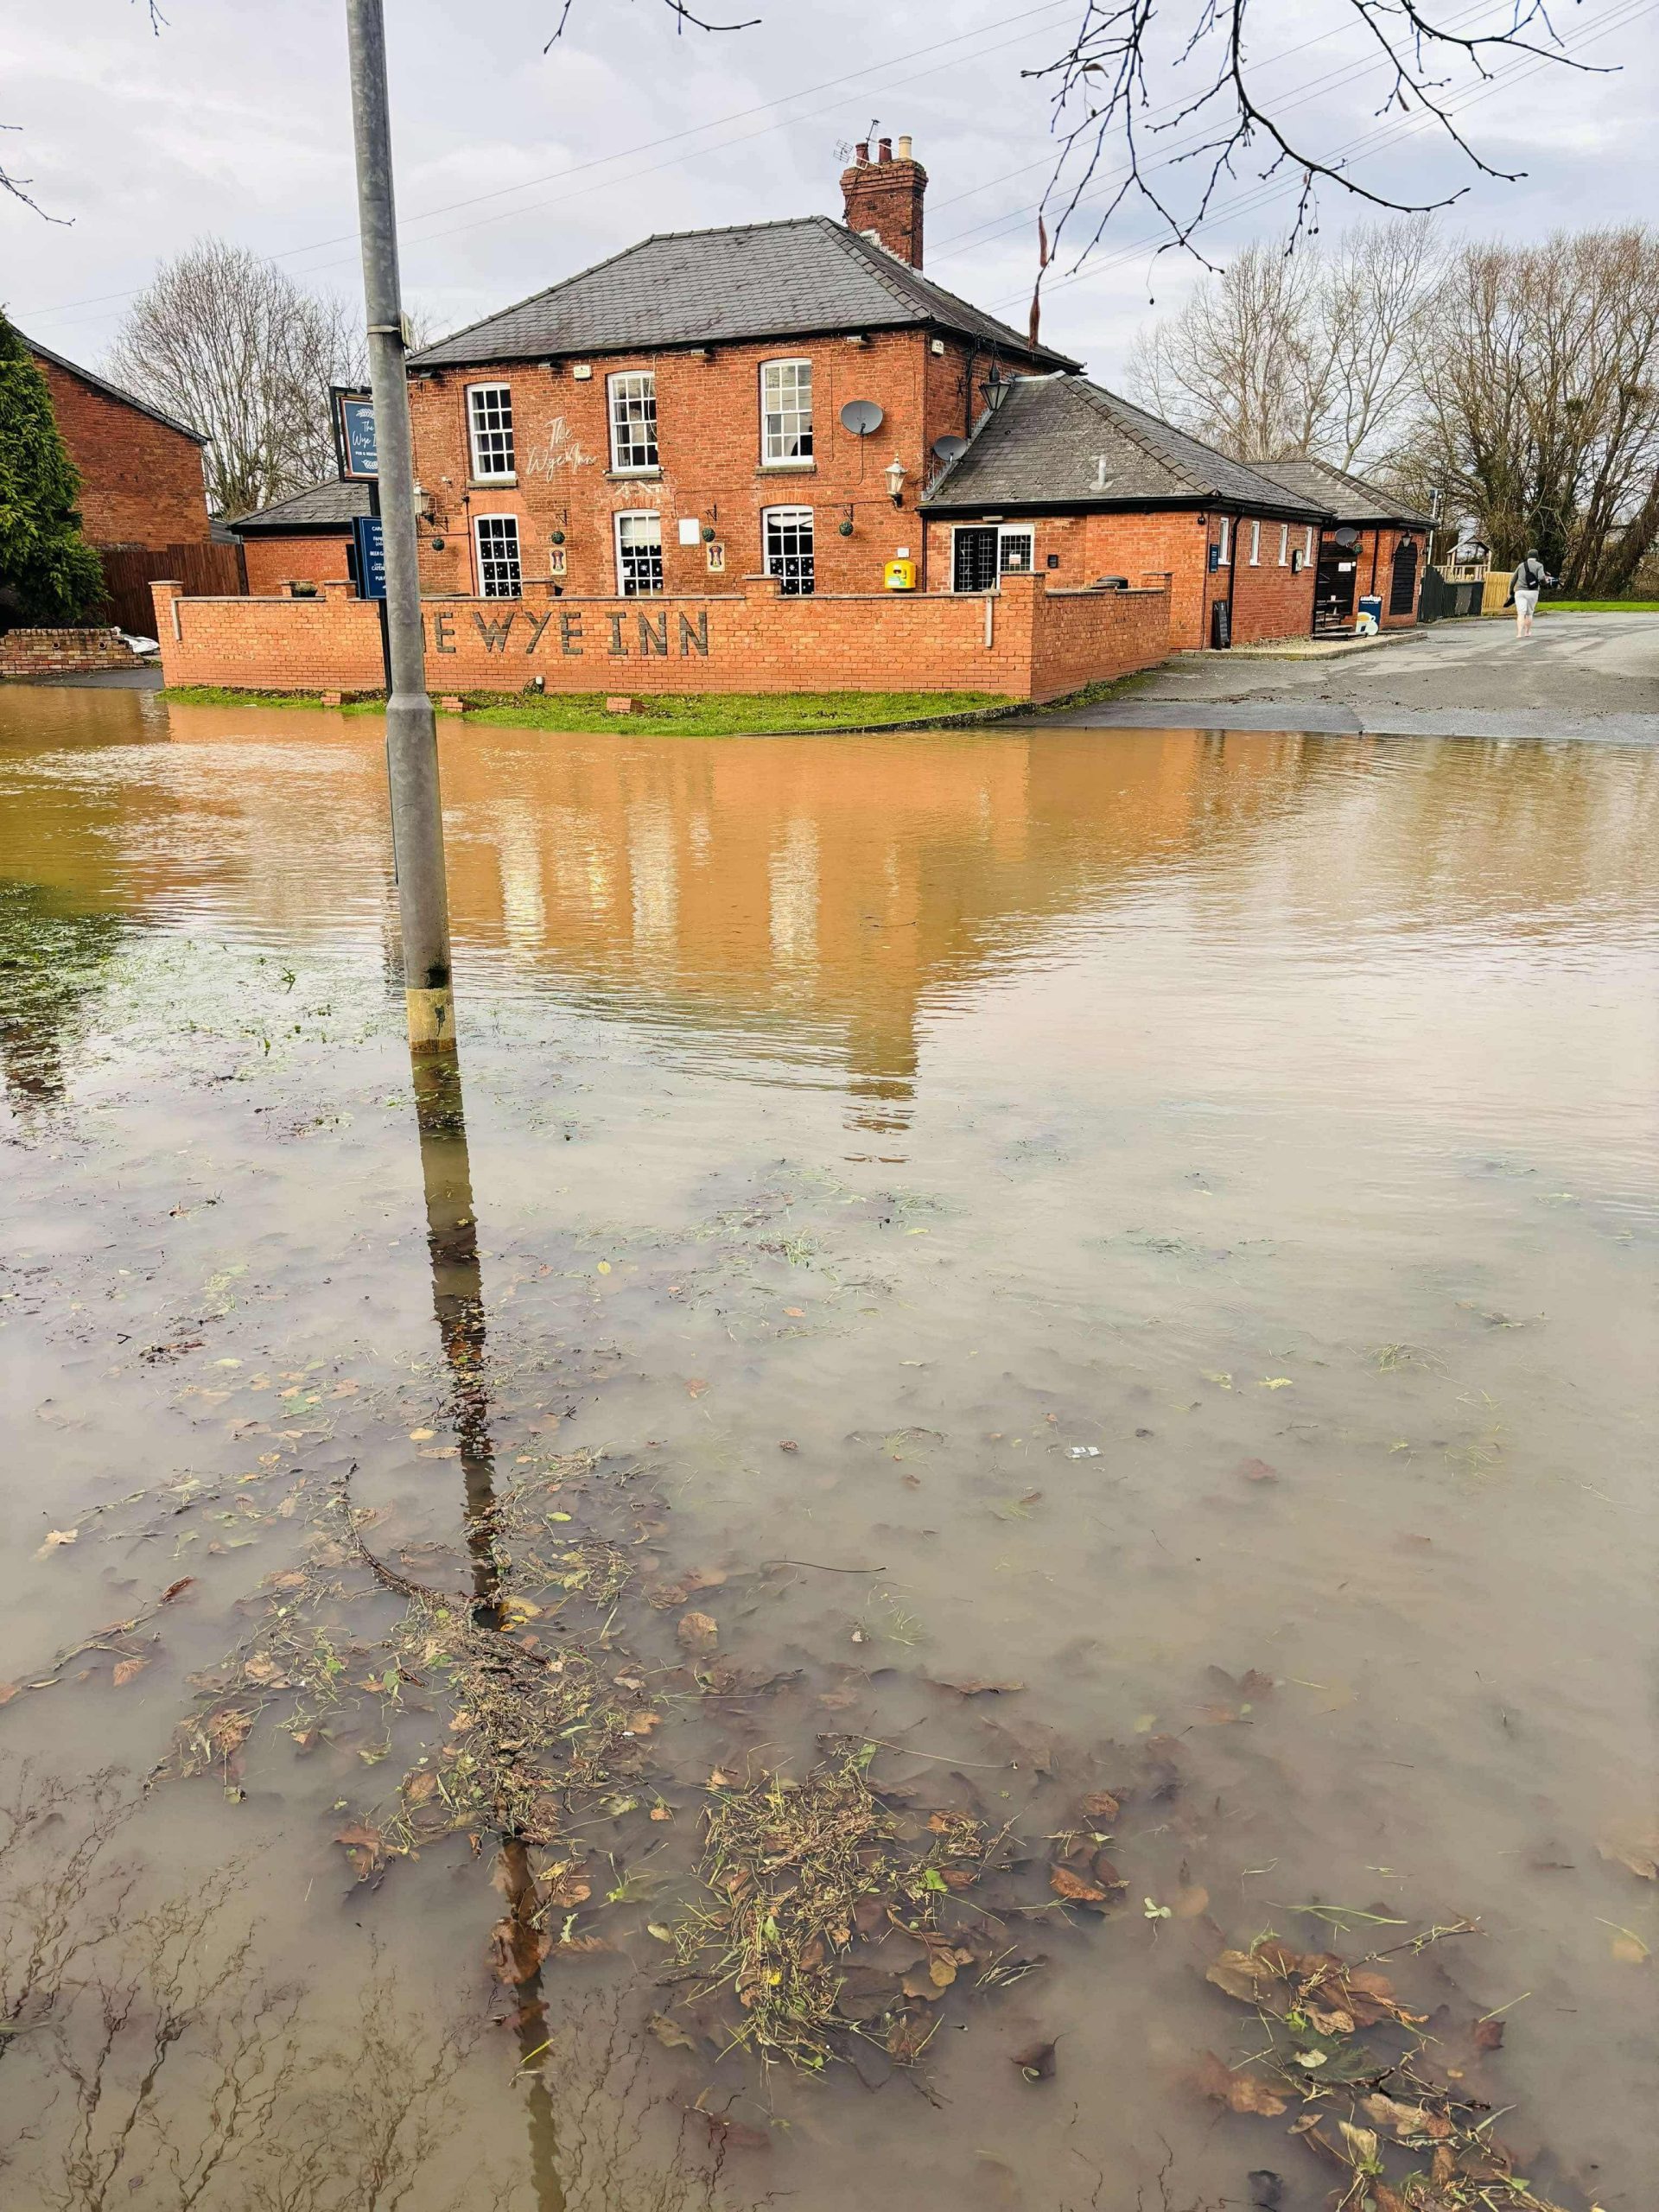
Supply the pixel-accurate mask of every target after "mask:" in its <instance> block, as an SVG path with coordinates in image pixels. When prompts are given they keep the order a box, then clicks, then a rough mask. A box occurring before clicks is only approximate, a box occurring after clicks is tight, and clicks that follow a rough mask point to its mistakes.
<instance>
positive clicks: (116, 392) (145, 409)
mask: <svg viewBox="0 0 1659 2212" xmlns="http://www.w3.org/2000/svg"><path fill="white" fill-rule="evenodd" d="M18 336H19V337H20V338H22V340H23V343H24V345H25V346H28V348H29V352H30V353H38V354H39V355H40V357H41V359H42V360H43V361H50V362H51V364H52V365H53V367H54V368H56V369H66V370H67V372H68V373H69V374H70V375H71V376H72V377H79V378H80V380H81V382H82V383H83V384H89V385H91V386H92V390H93V391H101V392H102V393H103V395H104V397H105V399H118V400H119V401H120V403H121V404H122V405H123V406H124V407H136V408H137V410H138V412H139V413H140V414H141V415H148V416H149V419H150V421H151V422H152V423H162V424H163V425H164V426H165V427H166V428H167V429H169V430H176V431H177V432H178V433H179V435H180V436H181V437H185V438H188V439H190V440H191V442H193V443H194V444H195V445H199V446H205V445H206V444H207V438H206V436H205V435H203V433H202V432H201V431H200V430H193V429H191V427H190V425H189V424H188V423H181V422H180V420H179V418H178V416H176V415H167V414H163V413H162V410H161V409H160V408H159V407H152V406H151V405H150V404H149V401H148V400H147V399H140V398H138V397H137V396H136V395H135V394H134V393H132V392H130V391H122V389H121V387H120V385H118V384H111V382H110V380H109V378H107V377H101V376H99V375H98V374H97V373H96V372H95V371H93V370H92V369H83V368H82V366H81V365H80V363H79V361H71V360H68V359H66V358H65V356H64V355H63V354H61V353H54V352H53V351H52V348H51V347H50V346H42V345H41V341H40V340H39V339H38V338H29V337H25V336H24V334H23V333H22V332H21V331H19V333H18Z"/></svg>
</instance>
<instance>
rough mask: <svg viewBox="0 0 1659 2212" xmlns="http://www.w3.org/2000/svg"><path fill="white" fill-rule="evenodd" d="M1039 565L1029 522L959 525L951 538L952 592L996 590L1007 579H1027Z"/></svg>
mask: <svg viewBox="0 0 1659 2212" xmlns="http://www.w3.org/2000/svg"><path fill="white" fill-rule="evenodd" d="M1036 565H1037V537H1036V532H1035V531H1034V530H1033V527H1032V525H1031V524H1029V523H1004V524H1002V525H1001V528H1000V529H999V528H998V526H997V525H996V524H995V523H988V522H973V523H958V524H957V526H956V528H955V529H954V530H953V531H952V532H951V537H950V588H951V590H952V591H969V592H981V591H995V590H996V588H997V587H998V585H999V583H1000V582H1001V579H1002V578H1003V577H1004V576H1028V575H1030V574H1031V572H1032V570H1033V569H1034V568H1035V567H1036Z"/></svg>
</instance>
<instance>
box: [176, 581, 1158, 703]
mask: <svg viewBox="0 0 1659 2212" xmlns="http://www.w3.org/2000/svg"><path fill="white" fill-rule="evenodd" d="M744 583H745V588H744V590H743V591H742V592H741V593H738V594H731V595H729V596H726V595H721V596H696V597H693V596H690V595H682V594H674V595H667V594H664V595H663V596H661V597H653V598H649V599H578V598H569V597H567V598H563V599H555V598H553V597H552V595H551V594H550V590H549V589H548V588H547V587H546V586H542V587H539V588H536V587H532V588H530V589H529V590H527V591H526V594H525V595H524V597H523V598H521V599H517V600H502V599H485V600H480V599H460V598H456V599H429V600H427V601H425V602H424V606H423V616H424V621H425V627H426V646H427V683H428V686H429V689H430V690H431V691H432V693H433V694H434V696H441V695H442V694H443V693H446V692H450V691H499V692H508V693H510V692H514V691H522V690H524V688H525V686H526V685H527V684H528V683H530V681H531V678H533V677H541V678H542V680H543V684H544V686H545V688H546V690H548V691H549V692H550V693H558V692H561V691H582V692H595V691H622V690H626V691H627V692H629V693H636V692H637V693H639V694H641V695H643V696H650V695H652V694H654V693H662V692H673V693H679V694H685V695H700V694H704V693H718V692H721V691H749V692H754V691H760V692H766V691H894V690H904V691H986V692H992V693H995V694H998V695H1000V696H1002V697H1004V698H1009V699H1031V700H1043V699H1052V698H1058V697H1060V696H1064V695H1065V693H1067V692H1070V691H1075V690H1078V689H1079V688H1080V687H1081V686H1082V685H1084V684H1085V683H1100V682H1103V681H1105V680H1108V679H1109V678H1112V677H1119V676H1127V675H1128V674H1130V673H1131V672H1133V671H1135V670H1137V669H1143V668H1150V667H1153V666H1154V665H1155V664H1157V663H1158V662H1159V661H1160V660H1162V659H1164V658H1166V655H1167V653H1168V651H1169V588H1168V583H1167V580H1166V579H1165V578H1163V577H1158V578H1156V579H1155V580H1152V579H1149V580H1147V582H1146V583H1145V584H1143V585H1142V586H1141V587H1140V588H1136V589H1134V590H1130V591H1121V592H1120V591H1090V590H1061V591H1055V590H1052V589H1050V588H1046V585H1045V582H1044V580H1043V578H1041V577H1040V576H1007V577H1004V579H1003V582H1002V588H1001V591H1000V592H999V593H997V594H994V595H983V596H982V595H975V596H969V595H967V594H963V596H961V597H957V596H955V595H951V594H936V593H925V594H924V593H897V592H887V593H872V594H846V595H841V594H817V595H815V596H813V597H810V598H805V599H786V598H785V597H783V596H782V595H781V594H780V592H779V587H778V583H777V582H776V580H775V579H774V578H772V577H748V578H746V579H745V580H744ZM154 589H155V594H156V636H157V637H158V638H159V639H160V640H161V645H162V670H163V672H164V675H165V678H166V681H167V683H168V686H169V687H174V688H178V687H182V686H185V685H188V684H216V685H221V686H224V687H226V688H228V689H232V690H235V689H238V688H239V689H244V690H261V691H321V690H340V691H348V690H351V691H376V690H380V689H381V688H382V683H383V677H382V664H381V656H380V626H379V619H378V613H377V612H376V609H375V607H374V606H373V604H372V602H371V601H365V600H359V599H357V598H355V597H354V596H353V594H352V591H351V588H350V587H349V586H348V585H346V584H343V583H339V582H325V583H324V585H323V586H322V588H321V592H320V593H319V594H317V596H315V598H312V597H305V598H296V597H293V596H291V595H290V596H286V597H283V598H281V599H253V598H246V599H187V598H185V597H184V596H183V594H182V591H181V587H180V586H179V585H178V584H176V583H172V582H158V583H156V586H155V587H154Z"/></svg>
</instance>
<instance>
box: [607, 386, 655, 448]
mask: <svg viewBox="0 0 1659 2212" xmlns="http://www.w3.org/2000/svg"><path fill="white" fill-rule="evenodd" d="M605 389H606V391H607V393H608V395H609V399H610V410H611V467H613V468H615V469H620V470H623V471H626V472H627V473H629V474H634V473H637V472H638V471H639V470H640V469H642V468H655V467H657V465H658V464H657V376H656V372H655V371H654V370H652V369H624V370H622V371H621V372H620V373H619V374H618V375H616V376H613V377H607V378H606V379H605Z"/></svg>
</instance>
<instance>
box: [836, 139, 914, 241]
mask: <svg viewBox="0 0 1659 2212" xmlns="http://www.w3.org/2000/svg"><path fill="white" fill-rule="evenodd" d="M926 190H927V171H926V170H925V168H923V167H922V165H921V163H920V162H918V161H914V160H912V157H911V151H910V141H909V139H908V138H901V139H900V140H899V157H898V159H897V160H896V161H895V160H894V159H893V141H892V139H891V138H882V139H880V140H878V141H877V143H876V149H875V159H874V161H872V160H871V159H870V148H869V142H868V139H867V140H866V141H865V142H864V143H862V144H861V145H860V146H859V147H858V148H857V149H855V153H854V156H853V166H852V167H851V168H849V169H843V170H842V173H841V195H842V200H844V201H845V203H846V211H847V212H846V221H847V227H848V229H849V231H859V232H867V233H868V232H874V235H875V236H876V237H877V238H879V239H880V242H881V244H882V245H884V246H886V248H887V251H888V252H889V253H891V254H894V255H896V256H897V257H898V258H899V260H900V261H907V262H909V264H910V265H911V267H912V269H919V268H920V267H921V265H922V195H923V194H925V192H926Z"/></svg>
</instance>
